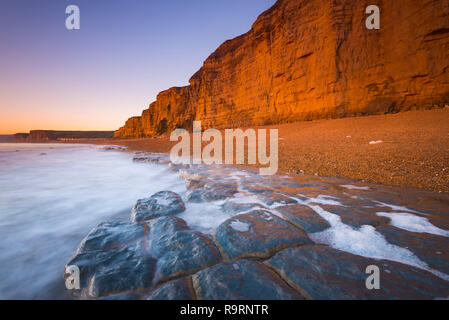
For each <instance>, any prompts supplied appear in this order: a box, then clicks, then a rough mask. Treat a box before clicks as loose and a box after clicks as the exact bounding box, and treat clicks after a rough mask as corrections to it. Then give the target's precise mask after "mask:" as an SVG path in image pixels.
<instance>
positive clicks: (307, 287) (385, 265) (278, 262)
mask: <svg viewBox="0 0 449 320" xmlns="http://www.w3.org/2000/svg"><path fill="white" fill-rule="evenodd" d="M266 264H267V265H268V266H270V267H271V268H273V269H274V270H276V272H278V273H279V274H280V275H281V277H282V278H283V279H284V280H286V281H287V282H288V283H289V284H290V285H291V286H292V287H293V288H296V289H297V290H298V291H299V292H301V294H302V295H303V296H305V297H306V298H309V299H434V298H441V297H447V296H448V295H449V282H447V281H444V280H442V279H441V278H439V277H437V276H435V275H433V274H432V273H430V272H427V271H424V270H420V269H417V268H415V267H411V266H408V265H403V264H400V263H397V262H392V261H387V260H374V259H370V258H364V257H361V256H356V255H353V254H350V253H346V252H343V251H339V250H336V249H333V248H330V247H326V246H303V247H299V248H290V249H285V250H282V251H280V252H278V253H277V254H276V255H275V256H273V257H272V258H271V259H270V260H269V261H267V262H266ZM370 265H375V266H378V267H379V269H380V289H379V290H376V289H372V290H368V289H367V288H366V280H367V278H368V276H369V275H370V274H367V273H365V271H366V268H367V267H368V266H370Z"/></svg>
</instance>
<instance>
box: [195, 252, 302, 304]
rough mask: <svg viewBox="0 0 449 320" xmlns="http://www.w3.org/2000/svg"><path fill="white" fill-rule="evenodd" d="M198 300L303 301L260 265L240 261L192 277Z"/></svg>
mask: <svg viewBox="0 0 449 320" xmlns="http://www.w3.org/2000/svg"><path fill="white" fill-rule="evenodd" d="M193 286H194V288H195V292H196V295H197V298H198V299H204V300H248V299H249V300H294V299H303V298H302V297H301V296H300V295H299V294H298V293H297V292H295V291H294V290H292V289H291V288H290V287H289V286H287V285H286V284H285V283H284V282H282V280H280V279H279V278H278V277H277V276H276V275H275V274H274V273H272V272H271V271H270V270H269V269H267V268H266V267H265V266H263V265H262V264H261V263H258V262H254V261H249V260H239V261H237V262H233V263H222V264H219V265H216V266H214V267H211V268H208V269H206V270H203V271H200V272H198V273H197V274H195V275H194V276H193Z"/></svg>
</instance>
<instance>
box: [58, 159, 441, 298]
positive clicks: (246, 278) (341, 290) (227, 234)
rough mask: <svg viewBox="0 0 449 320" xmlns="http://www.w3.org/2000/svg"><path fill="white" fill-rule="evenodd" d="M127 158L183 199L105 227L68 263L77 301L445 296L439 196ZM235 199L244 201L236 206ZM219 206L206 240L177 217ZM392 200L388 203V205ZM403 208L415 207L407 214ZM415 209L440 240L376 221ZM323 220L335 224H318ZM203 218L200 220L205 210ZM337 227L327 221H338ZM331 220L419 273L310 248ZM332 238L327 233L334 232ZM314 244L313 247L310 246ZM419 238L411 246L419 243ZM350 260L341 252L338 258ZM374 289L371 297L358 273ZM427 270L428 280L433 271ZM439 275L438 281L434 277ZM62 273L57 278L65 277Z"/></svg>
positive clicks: (319, 245)
mask: <svg viewBox="0 0 449 320" xmlns="http://www.w3.org/2000/svg"><path fill="white" fill-rule="evenodd" d="M135 161H137V162H144V163H148V164H149V165H167V164H168V166H169V169H170V170H173V171H178V172H179V176H180V177H181V178H183V179H184V180H185V181H186V190H187V192H186V194H185V195H184V196H183V197H181V196H180V195H179V194H176V193H174V192H172V191H168V190H163V191H160V192H158V193H156V194H154V195H151V196H150V197H149V198H146V199H140V200H138V201H137V202H136V204H135V205H134V208H133V209H132V212H131V217H130V221H129V222H105V223H102V224H100V225H98V226H97V227H96V228H94V229H93V230H92V231H90V233H89V234H88V235H87V236H86V237H85V239H84V240H83V241H82V242H81V244H80V245H79V247H78V249H77V251H76V253H75V254H74V256H73V257H72V258H71V259H70V261H68V262H67V265H66V268H67V267H68V266H72V265H76V266H78V268H79V270H80V290H72V291H71V293H72V294H73V296H74V297H76V298H80V299H149V300H160V299H169V300H171V299H175V300H191V299H266V300H271V299H297V300H302V299H438V298H445V297H448V296H449V282H448V281H447V279H446V280H445V279H443V278H444V275H447V274H449V253H448V248H449V241H448V239H449V238H448V235H449V234H448V235H444V230H445V229H446V230H447V229H448V227H449V219H448V213H447V212H449V210H447V209H448V205H447V203H449V202H447V201H448V199H446V198H444V196H443V198H441V197H442V196H441V195H440V196H438V197H439V198H435V195H434V194H432V193H430V194H429V193H425V194H422V191H416V190H410V191H408V192H405V193H404V192H403V190H396V189H389V188H387V187H375V186H370V190H369V191H367V189H366V188H365V187H360V188H347V187H344V183H347V181H341V180H338V179H324V178H319V177H308V176H303V175H300V176H292V177H280V176H276V177H261V176H258V175H257V174H256V173H254V172H252V171H251V170H237V169H235V168H229V167H221V166H213V167H211V166H207V167H202V166H183V165H173V164H171V163H170V162H169V160H168V159H167V158H166V156H164V155H159V154H147V153H140V154H136V157H135ZM243 200H244V201H243ZM207 202H215V203H219V204H220V206H221V208H222V211H223V212H224V213H226V214H227V215H229V219H227V220H225V221H224V222H222V223H221V224H220V225H219V226H218V228H217V229H216V230H215V232H214V234H212V235H211V234H205V233H201V232H199V231H195V230H193V229H191V228H190V227H189V226H188V225H187V223H186V222H185V221H184V220H183V219H181V218H180V217H178V215H179V214H181V213H183V212H184V211H185V210H186V203H187V206H188V205H189V203H196V204H197V203H207ZM388 203H396V204H397V205H396V206H394V205H389V204H388ZM405 204H407V205H408V206H411V207H412V208H413V209H408V208H405V207H402V206H404V205H405ZM405 209H406V210H408V211H406V212H412V211H413V212H415V213H416V215H417V216H418V217H426V219H428V221H430V222H431V223H433V224H434V225H435V226H436V227H439V228H440V229H439V230H443V234H442V235H435V234H428V233H422V232H411V231H410V230H408V231H407V230H404V229H401V228H397V227H395V226H393V225H392V224H391V220H390V219H388V218H387V217H385V216H382V215H378V214H377V213H378V212H387V214H390V213H391V214H394V213H395V212H397V211H404V210H405ZM320 210H322V211H323V212H329V213H330V214H332V215H333V216H335V217H336V218H335V217H334V218H328V217H327V216H326V215H322V214H321V215H320V214H318V213H319V212H321V211H320ZM205 214H207V213H205ZM335 219H336V220H335ZM338 223H340V224H344V225H345V226H347V227H348V228H350V229H348V230H354V231H357V230H362V229H361V228H365V229H366V228H373V229H374V228H375V230H376V232H378V233H379V235H380V236H381V237H383V238H384V239H386V240H388V242H389V243H391V244H392V245H393V244H394V245H396V246H398V248H406V249H407V250H409V251H410V252H411V253H412V254H414V255H415V256H417V257H419V259H421V260H420V261H423V263H425V264H426V266H428V270H426V268H422V267H419V266H411V265H408V264H403V263H399V262H394V261H391V260H386V259H373V258H366V257H362V256H360V255H355V254H352V253H349V252H345V251H341V250H337V249H334V248H332V247H331V246H329V245H326V244H324V243H323V242H322V241H318V240H317V239H319V237H316V235H318V234H320V233H323V232H326V230H327V231H329V230H331V228H334V227H335V226H336V225H337V224H338ZM332 230H333V229H332ZM312 239H315V241H313V240H312ZM417 239H418V240H417ZM346 251H348V250H346ZM369 265H376V266H378V267H379V269H380V274H381V288H380V289H379V290H368V289H367V288H366V285H365V281H366V279H367V277H368V274H366V273H365V270H366V268H367V266H369ZM432 270H433V271H432ZM439 273H441V274H443V278H442V276H441V274H439ZM66 276H67V275H66V274H64V277H66Z"/></svg>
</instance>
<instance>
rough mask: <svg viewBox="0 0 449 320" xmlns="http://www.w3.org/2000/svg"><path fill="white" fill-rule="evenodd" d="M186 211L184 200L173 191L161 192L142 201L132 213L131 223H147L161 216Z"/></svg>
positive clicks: (138, 202)
mask: <svg viewBox="0 0 449 320" xmlns="http://www.w3.org/2000/svg"><path fill="white" fill-rule="evenodd" d="M185 209H186V207H185V205H184V202H183V201H182V198H181V197H180V196H179V195H178V194H177V193H175V192H172V191H160V192H158V193H155V194H154V195H152V196H151V197H149V198H146V199H140V200H138V201H137V203H136V204H135V205H134V207H133V209H132V212H131V221H133V222H140V221H146V220H150V219H153V218H157V217H160V216H167V215H175V214H178V213H181V212H183V211H184V210H185Z"/></svg>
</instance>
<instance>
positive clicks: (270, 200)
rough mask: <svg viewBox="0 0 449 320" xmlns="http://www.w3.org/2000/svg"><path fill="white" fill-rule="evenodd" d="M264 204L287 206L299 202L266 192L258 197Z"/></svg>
mask: <svg viewBox="0 0 449 320" xmlns="http://www.w3.org/2000/svg"><path fill="white" fill-rule="evenodd" d="M257 197H258V198H259V199H260V200H261V201H262V202H263V203H265V204H266V205H268V206H272V205H274V204H280V205H287V204H296V203H298V201H296V200H295V199H292V198H290V197H288V196H286V195H283V194H281V193H278V192H265V193H262V194H259V195H258V196H257Z"/></svg>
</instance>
